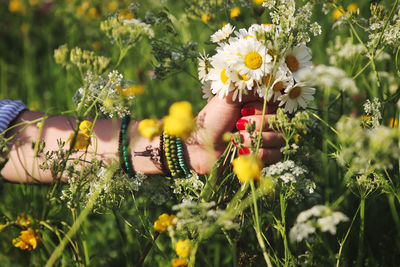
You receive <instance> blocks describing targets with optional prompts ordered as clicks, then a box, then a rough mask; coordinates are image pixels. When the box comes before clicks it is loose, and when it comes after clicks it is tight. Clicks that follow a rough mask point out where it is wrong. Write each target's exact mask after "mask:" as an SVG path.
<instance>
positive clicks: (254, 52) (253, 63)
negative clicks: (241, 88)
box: [232, 38, 272, 82]
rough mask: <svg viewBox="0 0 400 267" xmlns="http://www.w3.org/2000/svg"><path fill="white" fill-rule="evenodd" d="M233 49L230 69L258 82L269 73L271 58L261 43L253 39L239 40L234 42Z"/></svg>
mask: <svg viewBox="0 0 400 267" xmlns="http://www.w3.org/2000/svg"><path fill="white" fill-rule="evenodd" d="M235 48H236V49H235V50H236V54H235V57H234V59H233V64H232V67H233V69H234V70H236V71H237V72H239V73H240V74H241V75H246V77H247V78H248V79H253V80H255V81H256V82H260V81H261V78H262V77H263V76H265V74H266V73H269V72H270V69H271V67H272V66H271V64H270V63H271V60H272V57H271V56H270V55H269V54H268V53H267V48H266V47H265V46H264V45H263V44H262V43H261V42H259V41H257V40H255V39H253V38H248V39H240V40H239V41H238V42H235Z"/></svg>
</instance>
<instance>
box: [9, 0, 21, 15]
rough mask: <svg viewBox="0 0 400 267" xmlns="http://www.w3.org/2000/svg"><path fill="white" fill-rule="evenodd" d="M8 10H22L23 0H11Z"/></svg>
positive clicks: (13, 11) (14, 11)
mask: <svg viewBox="0 0 400 267" xmlns="http://www.w3.org/2000/svg"><path fill="white" fill-rule="evenodd" d="M8 10H10V12H12V13H16V12H18V11H20V10H21V1H20V0H11V1H10V3H9V4H8Z"/></svg>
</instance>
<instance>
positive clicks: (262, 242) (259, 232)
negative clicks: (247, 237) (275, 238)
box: [250, 180, 272, 267]
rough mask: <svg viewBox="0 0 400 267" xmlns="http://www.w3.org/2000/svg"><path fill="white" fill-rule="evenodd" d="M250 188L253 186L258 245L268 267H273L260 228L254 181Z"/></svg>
mask: <svg viewBox="0 0 400 267" xmlns="http://www.w3.org/2000/svg"><path fill="white" fill-rule="evenodd" d="M250 186H251V193H252V196H253V206H254V216H255V223H256V225H255V230H256V235H257V240H258V244H259V245H260V247H261V249H262V251H263V256H264V260H265V262H266V263H267V266H268V267H272V264H271V260H270V259H269V256H268V253H267V249H266V247H265V243H264V239H263V237H262V234H261V227H260V220H259V217H258V208H257V198H256V194H255V192H256V189H255V187H254V181H253V180H251V182H250Z"/></svg>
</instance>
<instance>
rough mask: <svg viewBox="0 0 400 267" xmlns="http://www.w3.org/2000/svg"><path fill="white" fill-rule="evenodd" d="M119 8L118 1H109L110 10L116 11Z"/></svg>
mask: <svg viewBox="0 0 400 267" xmlns="http://www.w3.org/2000/svg"><path fill="white" fill-rule="evenodd" d="M117 8H118V2H117V1H111V2H110V3H108V10H110V11H111V12H114V11H115V10H117Z"/></svg>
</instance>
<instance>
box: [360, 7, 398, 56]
mask: <svg viewBox="0 0 400 267" xmlns="http://www.w3.org/2000/svg"><path fill="white" fill-rule="evenodd" d="M378 13H379V12H378ZM371 20H373V22H372V23H371V24H370V25H369V27H368V29H367V31H368V32H369V35H368V38H369V41H368V47H371V48H373V47H375V46H377V45H388V46H391V47H394V48H396V47H398V46H399V45H400V17H399V15H397V14H395V15H394V16H393V17H392V18H391V19H390V20H389V21H386V20H387V18H386V16H383V17H382V16H377V14H375V15H374V16H373V17H372V19H371Z"/></svg>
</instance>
